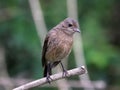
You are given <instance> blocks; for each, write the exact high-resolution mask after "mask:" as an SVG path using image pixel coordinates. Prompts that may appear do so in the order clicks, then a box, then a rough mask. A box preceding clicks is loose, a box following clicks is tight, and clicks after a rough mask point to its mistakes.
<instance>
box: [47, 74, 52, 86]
mask: <svg viewBox="0 0 120 90" xmlns="http://www.w3.org/2000/svg"><path fill="white" fill-rule="evenodd" d="M46 80H47V82H48V83H49V84H50V83H51V81H52V78H51V77H50V75H48V76H47V77H46Z"/></svg>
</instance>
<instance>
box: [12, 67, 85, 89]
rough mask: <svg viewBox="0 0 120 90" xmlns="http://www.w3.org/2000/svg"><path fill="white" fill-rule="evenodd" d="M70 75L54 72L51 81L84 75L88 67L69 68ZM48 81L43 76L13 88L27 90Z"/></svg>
mask: <svg viewBox="0 0 120 90" xmlns="http://www.w3.org/2000/svg"><path fill="white" fill-rule="evenodd" d="M67 72H68V75H67V76H62V74H63V73H62V72H61V73H57V74H54V75H51V76H50V77H51V79H52V80H51V82H52V81H56V80H58V79H62V78H66V77H70V76H74V75H82V74H85V73H86V69H85V67H84V66H81V67H78V68H75V69H72V70H68V71H67ZM46 83H48V82H47V81H46V78H41V79H38V80H35V81H33V82H30V83H27V84H25V85H22V86H20V87H17V88H15V89H13V90H26V89H30V88H33V87H37V86H40V85H43V84H46Z"/></svg>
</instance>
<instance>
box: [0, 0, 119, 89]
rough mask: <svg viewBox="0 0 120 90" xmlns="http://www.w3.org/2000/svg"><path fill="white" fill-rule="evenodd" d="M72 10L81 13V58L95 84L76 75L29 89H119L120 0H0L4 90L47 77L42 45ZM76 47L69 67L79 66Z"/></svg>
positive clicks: (0, 62) (0, 80) (0, 66)
mask: <svg viewBox="0 0 120 90" xmlns="http://www.w3.org/2000/svg"><path fill="white" fill-rule="evenodd" d="M74 1H75V2H76V3H72V4H71V3H68V2H74ZM37 6H38V7H37ZM73 6H76V7H73ZM70 7H71V8H70ZM74 8H75V9H74ZM75 10H77V11H75ZM69 12H71V13H72V12H73V15H76V14H77V18H75V19H77V20H78V22H79V25H80V29H81V34H80V37H79V38H81V39H78V41H79V40H81V41H80V44H81V45H82V46H81V45H80V47H82V49H79V48H78V52H79V51H81V52H82V55H80V56H82V58H81V57H80V58H79V61H81V60H84V62H85V63H84V64H85V66H86V67H87V70H88V75H87V78H89V79H87V80H89V81H90V83H87V82H88V81H87V80H86V81H85V82H84V84H85V83H87V84H85V85H84V84H81V83H79V82H80V81H81V79H79V77H78V76H73V77H70V78H66V79H65V80H61V81H60V82H62V83H57V81H56V82H53V83H52V85H45V86H42V87H36V88H33V89H30V90H47V89H49V90H84V89H85V90H120V0H0V90H12V89H13V88H15V87H18V86H20V85H23V84H25V83H27V82H30V81H32V80H36V79H39V78H42V77H43V76H42V74H43V68H42V65H41V50H42V45H43V39H44V37H45V34H46V31H49V30H50V29H51V28H52V27H54V26H55V25H57V24H58V23H59V22H60V21H62V20H63V19H65V18H66V17H68V16H69ZM73 17H74V16H73ZM77 35H78V34H76V36H77ZM75 39H77V38H75ZM78 41H77V42H78ZM77 46H78V47H79V45H74V48H73V50H72V52H71V54H70V56H69V57H68V61H67V62H66V63H67V68H68V69H72V68H75V67H78V66H79V65H77V64H76V62H77V61H76V54H78V53H75V50H74V49H75V48H77ZM83 57H84V59H83ZM81 77H82V76H81ZM83 81H84V80H83ZM63 83H64V85H62V84H63ZM61 87H63V88H64V89H63V88H61Z"/></svg>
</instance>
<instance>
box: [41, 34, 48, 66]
mask: <svg viewBox="0 0 120 90" xmlns="http://www.w3.org/2000/svg"><path fill="white" fill-rule="evenodd" d="M48 40H49V36H46V38H45V41H44V45H43V50H42V66H43V67H44V65H45V64H46V58H45V54H46V52H47V48H48Z"/></svg>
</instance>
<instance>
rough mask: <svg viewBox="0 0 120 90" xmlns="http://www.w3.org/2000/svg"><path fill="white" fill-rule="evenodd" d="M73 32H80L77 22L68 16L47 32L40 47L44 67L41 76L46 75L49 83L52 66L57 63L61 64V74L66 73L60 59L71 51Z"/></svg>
mask: <svg viewBox="0 0 120 90" xmlns="http://www.w3.org/2000/svg"><path fill="white" fill-rule="evenodd" d="M75 32H79V33H80V30H79V25H78V22H77V21H76V20H74V19H73V18H70V17H68V18H66V19H64V20H63V21H61V22H60V23H59V24H58V25H56V26H55V27H53V28H52V29H51V30H50V31H49V32H48V33H47V35H46V37H45V40H44V44H43V48H42V66H43V68H44V74H43V77H46V79H47V81H48V82H49V83H50V79H51V78H50V75H52V68H54V67H56V66H57V65H58V64H60V65H61V66H62V70H63V75H65V76H66V75H67V71H66V69H65V68H64V66H63V64H62V62H61V61H62V60H63V59H64V58H66V57H67V56H68V55H69V54H70V52H71V49H72V45H73V35H74V33H75ZM51 80H52V79H51Z"/></svg>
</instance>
